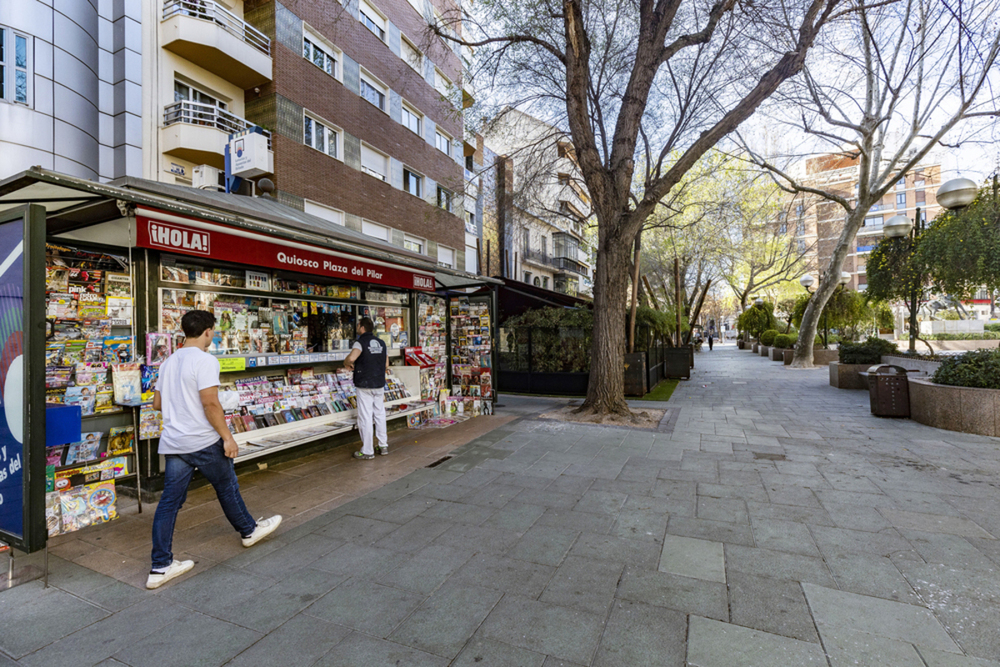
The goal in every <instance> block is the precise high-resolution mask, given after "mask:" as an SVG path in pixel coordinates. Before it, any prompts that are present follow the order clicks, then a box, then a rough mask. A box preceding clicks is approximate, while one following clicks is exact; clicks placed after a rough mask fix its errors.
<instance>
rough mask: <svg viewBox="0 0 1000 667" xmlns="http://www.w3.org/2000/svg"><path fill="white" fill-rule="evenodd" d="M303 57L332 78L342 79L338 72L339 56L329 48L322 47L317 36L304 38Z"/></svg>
mask: <svg viewBox="0 0 1000 667" xmlns="http://www.w3.org/2000/svg"><path fill="white" fill-rule="evenodd" d="M302 57H303V58H305V59H306V60H308V61H309V62H311V63H312V64H313V65H315V66H316V67H318V68H320V69H321V70H323V71H324V72H326V73H327V74H329V75H330V76H332V77H335V78H340V74H339V73H338V71H337V60H338V58H337V56H336V55H334V50H333V49H331V48H330V47H329V46H326V45H323V46H320V40H319V39H318V38H317V37H316V36H315V35H304V36H303V37H302Z"/></svg>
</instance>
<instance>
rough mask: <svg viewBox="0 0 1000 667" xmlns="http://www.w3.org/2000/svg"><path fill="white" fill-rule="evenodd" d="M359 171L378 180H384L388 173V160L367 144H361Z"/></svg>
mask: <svg viewBox="0 0 1000 667" xmlns="http://www.w3.org/2000/svg"><path fill="white" fill-rule="evenodd" d="M361 171H363V172H365V173H366V174H368V175H369V176H374V177H375V178H377V179H379V180H382V181H384V180H386V174H388V173H389V158H388V157H387V156H386V155H383V154H382V153H379V152H378V151H377V150H375V149H374V148H372V147H371V146H369V145H368V144H364V143H363V144H361Z"/></svg>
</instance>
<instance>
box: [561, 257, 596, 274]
mask: <svg viewBox="0 0 1000 667" xmlns="http://www.w3.org/2000/svg"><path fill="white" fill-rule="evenodd" d="M555 262H556V263H555V266H556V268H557V269H558V270H560V271H569V272H570V273H578V274H580V275H581V276H588V275H589V274H590V269H589V268H588V267H587V265H586V264H583V263H582V262H579V261H577V260H575V259H573V258H571V257H556V258H555Z"/></svg>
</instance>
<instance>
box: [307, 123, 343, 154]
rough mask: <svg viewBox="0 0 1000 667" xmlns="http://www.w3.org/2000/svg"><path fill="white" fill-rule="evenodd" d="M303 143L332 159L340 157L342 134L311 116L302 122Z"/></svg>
mask: <svg viewBox="0 0 1000 667" xmlns="http://www.w3.org/2000/svg"><path fill="white" fill-rule="evenodd" d="M302 134H303V138H302V140H303V143H304V144H305V145H306V146H311V147H312V148H315V149H316V150H318V151H319V152H320V153H326V154H327V155H329V156H330V157H340V151H339V148H340V143H339V142H340V133H339V132H338V131H337V130H335V129H333V128H332V127H329V126H327V125H325V124H323V123H321V122H320V121H318V120H316V119H315V118H312V117H310V116H305V117H304V119H303V121H302Z"/></svg>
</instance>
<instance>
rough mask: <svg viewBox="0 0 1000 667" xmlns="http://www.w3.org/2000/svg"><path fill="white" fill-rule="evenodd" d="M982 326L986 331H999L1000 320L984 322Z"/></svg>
mask: <svg viewBox="0 0 1000 667" xmlns="http://www.w3.org/2000/svg"><path fill="white" fill-rule="evenodd" d="M983 328H984V329H985V330H986V331H996V332H1000V322H998V323H995V324H990V323H987V324H984V325H983Z"/></svg>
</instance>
